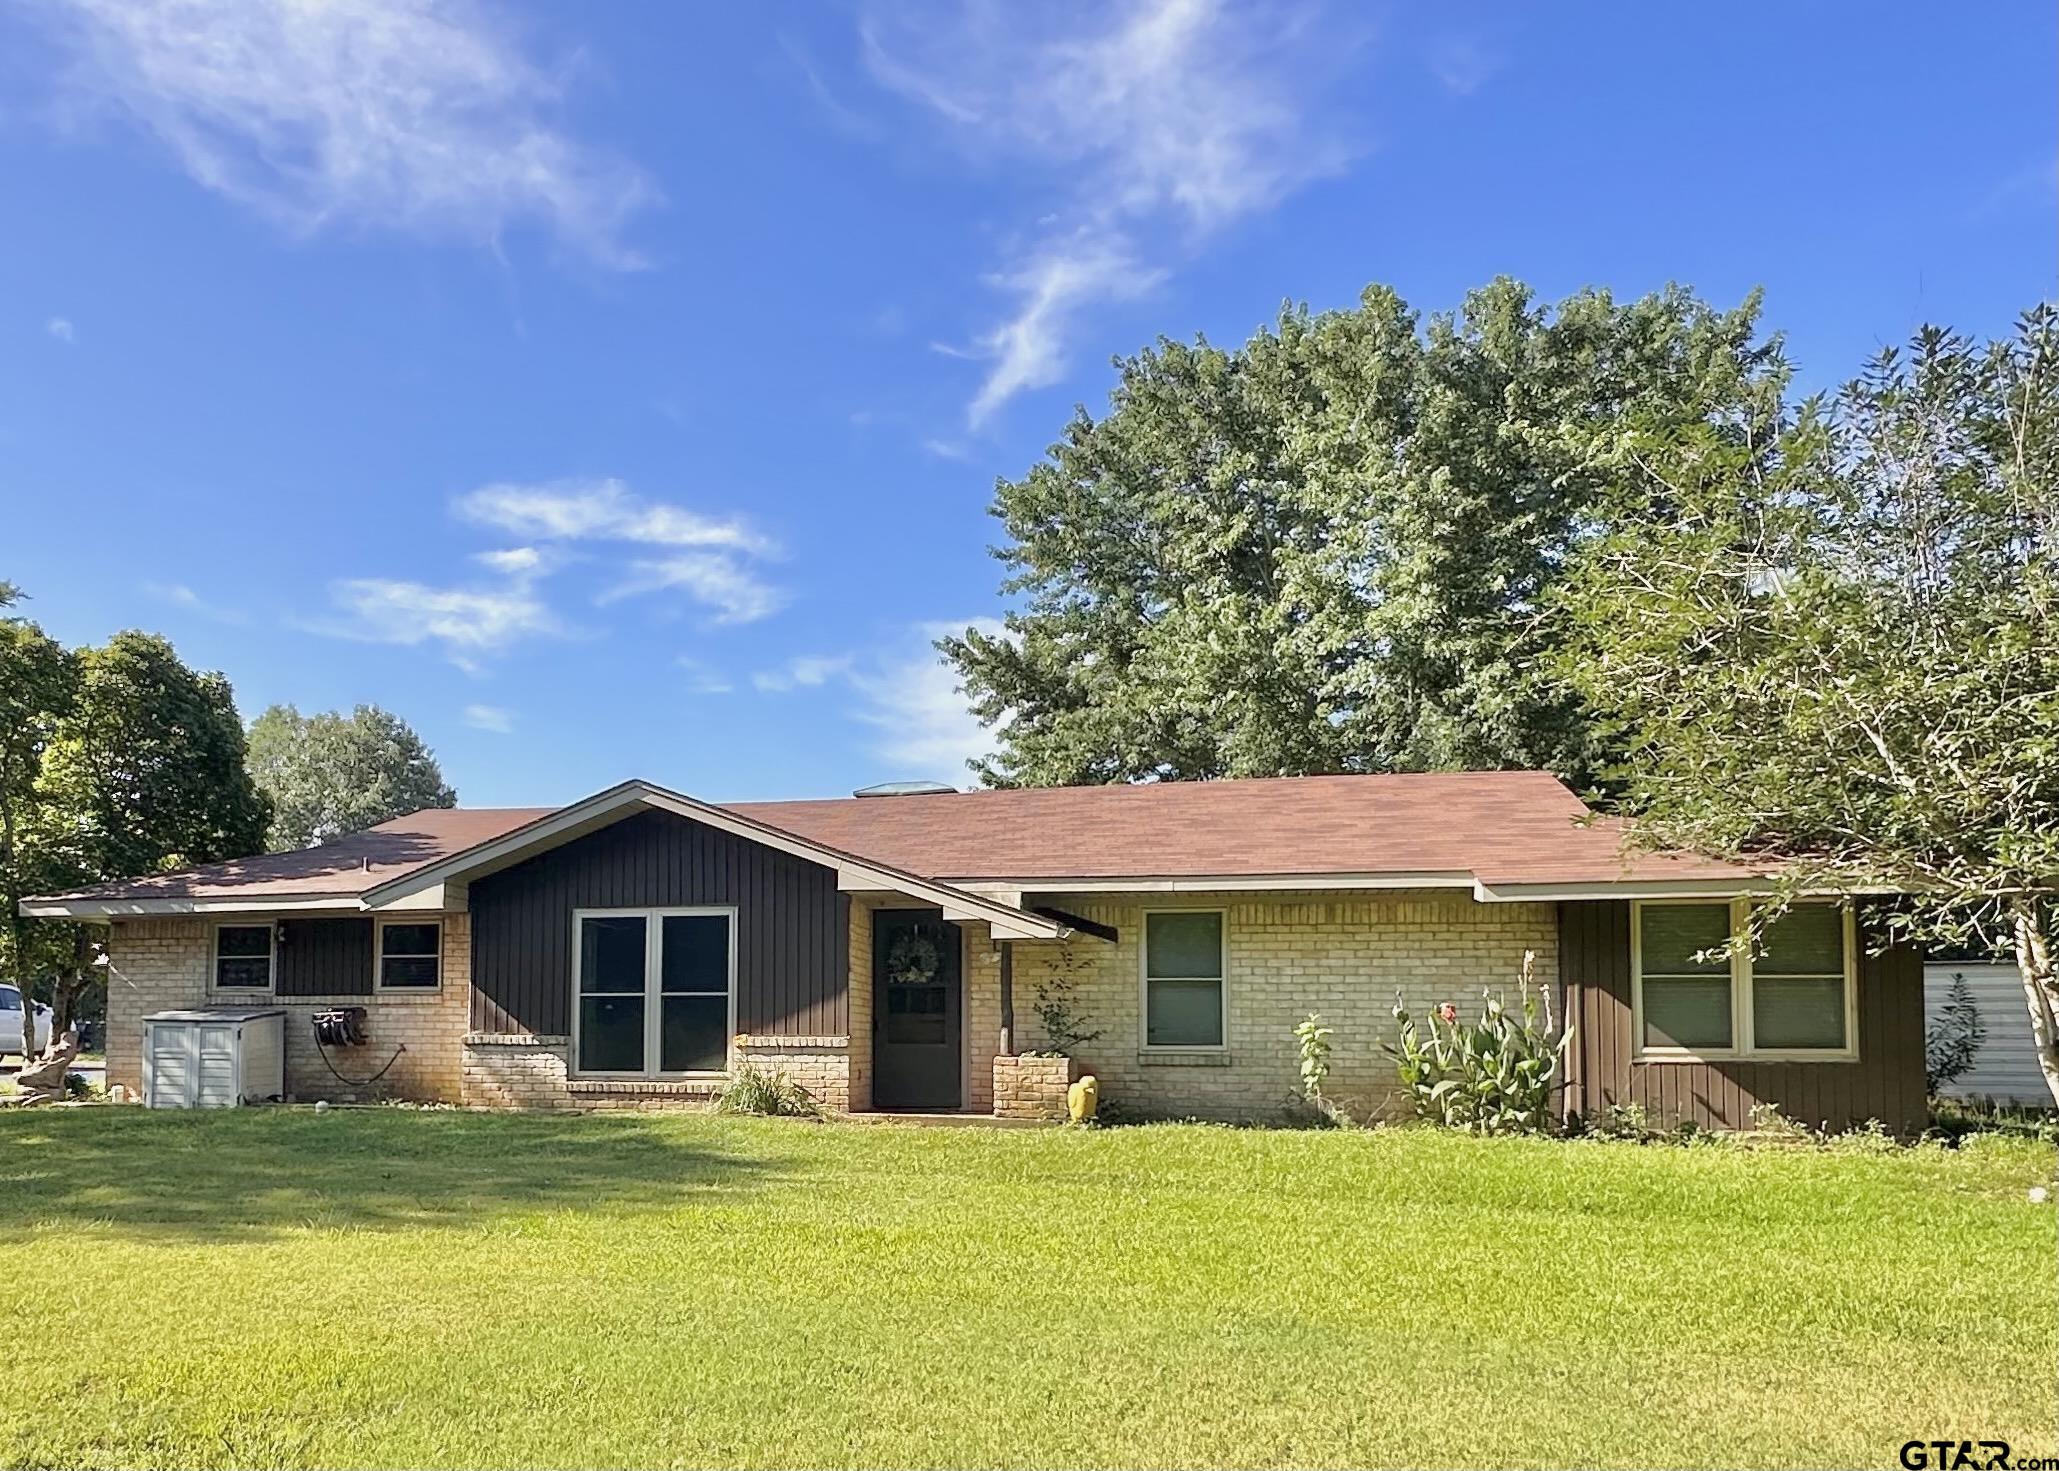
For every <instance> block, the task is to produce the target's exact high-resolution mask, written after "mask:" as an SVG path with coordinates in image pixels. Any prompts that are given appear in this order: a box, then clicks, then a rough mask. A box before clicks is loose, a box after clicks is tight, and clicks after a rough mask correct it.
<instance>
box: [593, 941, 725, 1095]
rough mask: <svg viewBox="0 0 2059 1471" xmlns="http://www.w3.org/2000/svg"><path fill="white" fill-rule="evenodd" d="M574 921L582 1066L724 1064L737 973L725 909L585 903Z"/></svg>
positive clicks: (711, 1069) (647, 1073)
mask: <svg viewBox="0 0 2059 1471" xmlns="http://www.w3.org/2000/svg"><path fill="white" fill-rule="evenodd" d="M574 924H575V926H576V928H577V931H578V938H577V955H576V958H575V961H574V966H575V970H574V978H575V988H576V995H577V999H578V1010H577V1015H576V1016H575V1017H574V1019H573V1026H574V1028H575V1029H576V1033H577V1039H576V1041H577V1069H578V1071H579V1073H580V1074H582V1075H584V1076H599V1077H629V1078H664V1077H676V1076H679V1075H682V1074H694V1073H719V1072H722V1071H724V1070H725V1069H727V1067H728V1066H729V1033H730V1030H731V1028H730V990H731V985H732V981H733V978H734V974H735V963H734V947H733V944H732V940H733V931H734V926H733V925H732V923H731V916H730V914H729V912H728V911H727V910H713V911H710V910H661V909H653V910H632V911H618V910H608V911H591V910H589V911H582V912H580V913H578V914H576V915H575V916H574Z"/></svg>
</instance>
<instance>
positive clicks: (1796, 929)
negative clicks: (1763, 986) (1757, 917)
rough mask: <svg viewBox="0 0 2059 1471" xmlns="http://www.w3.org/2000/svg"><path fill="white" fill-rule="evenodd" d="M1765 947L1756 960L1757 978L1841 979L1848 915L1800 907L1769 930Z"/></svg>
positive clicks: (1824, 906)
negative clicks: (1827, 977)
mask: <svg viewBox="0 0 2059 1471" xmlns="http://www.w3.org/2000/svg"><path fill="white" fill-rule="evenodd" d="M1764 946H1765V948H1764V950H1763V951H1762V952H1761V953H1760V954H1758V955H1756V956H1754V957H1753V959H1752V974H1753V975H1754V976H1841V975H1843V974H1844V971H1845V917H1844V914H1843V913H1842V912H1841V911H1840V910H1838V909H1836V908H1833V907H1832V906H1831V905H1828V904H1802V905H1798V906H1796V907H1795V908H1793V909H1790V910H1788V911H1787V913H1785V914H1783V915H1781V916H1780V918H1778V919H1776V920H1774V921H1773V923H1772V924H1770V925H1768V926H1767V927H1766V933H1765V936H1764Z"/></svg>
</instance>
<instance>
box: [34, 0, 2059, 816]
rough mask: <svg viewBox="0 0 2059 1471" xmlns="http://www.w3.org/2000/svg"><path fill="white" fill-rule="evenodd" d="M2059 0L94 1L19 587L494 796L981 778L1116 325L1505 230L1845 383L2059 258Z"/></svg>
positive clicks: (1249, 311)
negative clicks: (433, 760)
mask: <svg viewBox="0 0 2059 1471" xmlns="http://www.w3.org/2000/svg"><path fill="white" fill-rule="evenodd" d="M2055 57H2059V29H2055V19H2054V14H2053V12H2052V10H2051V8H2050V7H2049V6H2039V5H2031V4H2005V5H1994V6H1965V7H1937V6H1927V5H1913V4H1911V5H1904V6H1896V5H1886V6H1883V5H1878V4H1844V5H1834V4H1820V5H1808V6H1794V5H1789V4H1777V5H1775V4H1767V5H1737V6H1724V7H1659V6H1649V5H1641V4H1640V5H1628V4H1626V5H1613V6H1611V5H1573V6H1548V7H1547V6H1535V5H1519V4H1512V5H1507V6H1495V5H1452V6H1437V7H1416V6H1392V7H1376V6H1372V5H1368V4H1338V5H1332V6H1328V7H1323V6H1319V5H1299V4H1298V5H1295V6H1293V7H1291V8H1288V7H1281V8H1278V9H1273V10H1268V9H1265V8H1262V7H1259V6H1256V5H1231V4H1229V3H1228V0H1224V3H1223V4H1221V5H1210V4H1208V3H1206V0H1136V3H1129V4H1125V5H1121V6H1111V5H1083V6H1079V7H1062V6H1059V5H1055V4H1053V5H1037V6H1009V5H991V6H983V5H967V4H940V5H935V6H922V7H917V6H913V5H910V4H902V3H894V4H880V5H878V6H876V7H867V6H866V5H863V4H829V3H824V4H816V5H811V4H798V3H796V4H768V5H763V6H713V5H695V6H620V5H618V6H583V5H582V6H572V5H563V6H556V7H549V6H540V5H521V4H516V3H500V0H494V3H489V0H479V3H477V4H443V3H436V0H329V3H327V4H324V5H319V6H317V5H303V6H295V7H291V8H289V9H286V10H283V11H282V10H276V9H274V8H273V7H272V6H270V5H266V4H260V3H256V0H36V3H33V4H31V5H28V6H26V7H18V8H10V9H9V10H8V11H7V13H6V15H5V17H4V18H0V191H4V192H0V198H4V199H5V200H6V201H7V202H8V208H7V211H6V223H5V227H4V229H0V505H4V510H5V515H4V518H0V528H4V529H0V578H8V579H11V580H13V581H16V582H18V583H20V584H22V585H23V586H24V587H26V588H27V589H28V591H29V592H30V594H31V595H32V599H33V600H32V601H31V602H30V603H29V604H28V611H29V612H30V613H31V614H32V615H33V616H35V617H36V618H38V619H39V620H40V621H42V622H43V623H44V625H45V626H46V627H47V628H49V629H50V630H51V631H52V632H53V633H54V634H56V635H57V636H59V637H61V638H63V639H65V640H66V641H68V642H88V641H97V640H100V639H103V638H105V637H106V636H107V635H108V634H110V633H112V632H113V631H115V630H117V629H120V628H124V627H142V628H147V629H153V630H157V631H160V632H163V633H165V634H167V635H168V636H170V637H171V638H172V639H173V641H174V642H175V643H176V644H177V646H178V648H179V650H180V652H181V653H182V654H183V655H184V656H185V657H186V658H187V659H188V660H189V661H190V662H193V663H195V664H198V665H201V666H203V667H208V668H219V669H222V670H224V671H226V672H227V673H228V675H229V676H230V677H231V679H232V680H233V681H234V683H235V686H236V691H237V697H238V701H239V703H240V704H241V706H242V707H243V709H244V711H245V713H246V715H254V714H255V713H256V712H257V711H258V710H260V709H261V708H263V707H264V706H265V705H267V704H269V703H271V702H274V701H292V702H295V703H297V704H298V705H299V706H300V707H301V708H302V709H304V710H311V709H323V708H333V707H348V706H349V705H351V704H352V703H355V702H358V701H372V702H376V703H379V704H382V705H385V706H387V707H389V708H390V709H393V710H395V711H397V712H399V713H400V714H402V715H404V716H405V717H406V718H407V719H409V720H410V721H412V722H413V723H414V725H415V726H416V727H417V728H418V729H419V730H421V731H422V733H423V734H424V736H425V737H427V739H428V740H429V741H430V742H431V743H432V744H433V745H434V746H435V747H436V749H437V751H438V753H439V755H440V757H441V758H442V761H443V764H444V768H445V771H446V774H447V775H448V776H449V777H450V778H451V779H452V780H453V781H454V782H455V783H456V785H457V786H458V788H459V790H460V793H461V795H462V797H463V799H464V800H465V801H466V802H468V803H503V804H509V803H530V802H551V801H559V800H566V799H570V798H573V797H576V796H578V795H581V794H583V793H585V792H587V791H590V790H593V789H595V788H598V787H601V786H604V785H606V784H608V783H610V782H613V781H616V780H619V779H621V778H623V777H626V776H631V775H637V776H645V777H649V778H652V779H655V780H659V781H663V782H666V783H668V784H671V785H674V786H677V787H681V788H684V789H686V790H688V791H692V792H694V793H696V794H700V795H704V796H708V797H714V798H732V799H734V798H748V797H776V796H803V795H830V794H837V793H841V792H844V791H847V790H849V789H850V788H851V787H853V786H856V785H859V784H862V783H865V782H869V781H876V780H883V779H888V778H901V777H916V776H925V777H941V778H943V779H946V780H956V781H959V782H965V781H967V780H969V778H968V777H967V775H966V773H964V771H963V770H962V768H961V767H960V766H959V764H958V763H959V762H960V761H962V759H963V757H964V755H965V754H967V753H968V752H969V751H971V750H974V749H977V748H978V747H979V745H980V736H979V733H978V732H977V730H976V729H975V728H973V727H972V725H971V723H970V722H969V720H968V719H967V718H966V716H965V715H964V713H963V710H962V706H961V702H960V701H959V700H958V699H957V698H956V696H955V695H954V693H953V691H952V690H951V687H950V681H949V679H948V677H947V676H945V675H943V674H942V673H941V671H940V670H939V669H938V668H937V665H936V663H935V660H934V659H933V658H932V657H931V656H930V655H929V653H928V649H927V640H928V639H929V637H931V636H932V635H933V631H934V630H935V629H936V628H938V627H939V626H945V625H957V626H962V625H963V624H964V623H965V622H966V621H968V620H972V619H978V618H992V617H994V616H996V615H997V614H998V613H999V612H1000V611H1001V604H1000V602H999V598H998V593H997V581H998V571H999V569H998V567H997V565H996V564H995V563H993V562H992V561H991V560H990V559H989V558H988V557H987V556H986V555H985V548H986V547H987V546H988V544H989V543H991V542H992V541H993V540H994V539H995V537H996V535H997V528H996V527H995V526H994V524H993V523H992V522H991V521H990V520H989V519H988V517H987V515H986V507H987V504H988V501H989V499H990V496H991V491H992V486H993V482H994V480H995V478H996V477H997V476H1011V477H1012V476H1015V475H1019V474H1020V473H1021V472H1022V471H1023V470H1025V469H1026V468H1027V467H1028V466H1029V465H1031V464H1032V463H1034V461H1035V459H1036V458H1037V456H1038V455H1039V454H1040V453H1041V451H1042V449H1043V447H1044V445H1046V444H1047V443H1048V442H1049V441H1050V440H1051V438H1052V437H1053V436H1054V435H1055V434H1056V432H1057V431H1058V430H1059V428H1060V427H1061V425H1062V424H1063V423H1064V421H1065V418H1066V417H1067V415H1068V413H1069V412H1070V410H1071V407H1072V405H1073V404H1074V403H1076V402H1085V403H1087V404H1089V405H1099V404H1101V403H1102V402H1103V401H1104V399H1105V395H1106V393H1107V390H1108V387H1109V384H1110V382H1111V380H1112V374H1111V372H1110V370H1109V367H1108V360H1109V358H1110V356H1111V355H1113V354H1116V353H1121V352H1127V351H1131V350H1134V349H1135V348H1137V347H1138V346H1140V345H1142V344H1144V343H1146V342H1149V341H1150V340H1152V339H1153V338H1154V337H1156V336H1158V335H1160V334H1165V335H1170V336H1174V337H1186V336H1191V335H1192V334H1193V333H1195V332H1206V333H1207V334H1208V335H1209V336H1211V337H1213V338H1215V339H1217V340H1219V341H1226V342H1228V341H1241V340H1242V339H1243V338H1244V337H1245V336H1247V335H1248V334H1249V332H1250V331H1251V329H1252V328H1253V327H1255V326H1256V325H1258V324H1259V323H1261V322H1263V321H1266V320H1268V319H1269V318H1270V317H1272V316H1273V315H1274V313H1275V312H1276V310H1277V308H1278V305H1279V303H1280V302H1281V301H1282V300H1283V299H1286V298H1293V299H1297V300H1305V301H1308V302H1310V303H1311V304H1313V305H1316V306H1318V307H1322V306H1333V305H1345V304H1348V303H1350V302H1351V301H1352V300H1353V299H1354V298H1355V297H1356V295H1357V293H1358V291H1359V289H1360V288H1361V287H1362V286H1363V285H1365V284H1366V283H1367V282H1368V281H1375V280H1377V281H1384V282H1390V283H1392V284H1394V285H1395V286H1397V287H1398V288H1399V289H1400V290H1401V291H1402V293H1403V294H1404V295H1405V296H1406V297H1407V298H1408V299H1409V300H1410V301H1411V302H1413V303H1414V304H1416V305H1417V306H1418V307H1419V308H1420V309H1423V310H1425V311H1428V310H1433V309H1441V308H1444V307H1448V306H1450V305H1452V304H1454V303H1455V302H1456V301H1457V300H1458V298H1459V297H1460V295H1461V294H1462V293H1463V292H1464V291H1465V290H1466V289H1467V288H1468V287H1469V286H1473V285H1476V284H1479V283H1481V282H1483V281H1486V280H1488V279H1490V278H1491V277H1493V276H1495V275H1496V274H1499V273H1507V274H1511V275H1515V276H1518V277H1521V278H1522V279H1524V280H1526V281H1528V282H1530V283H1531V284H1532V285H1533V286H1534V287H1536V288H1537V289H1538V290H1540V291H1541V292H1543V293H1545V294H1546V295H1548V296H1557V295H1562V294H1564V293H1566V292H1569V291H1572V290H1574V289H1577V288H1579V287H1581V286H1584V285H1590V284H1593V285H1604V286H1608V287H1610V288H1612V289H1613V290H1615V291H1616V292H1617V293H1618V294H1620V295H1633V294H1637V293H1642V292H1645V291H1648V290H1651V289H1653V288H1656V287H1658V286H1661V285H1663V284H1664V283H1666V282H1667V281H1669V280H1677V281H1682V282H1686V283H1688V284H1690V285H1692V286H1693V287H1694V288H1696V289H1697V290H1698V291H1700V292H1701V293H1702V294H1703V295H1705V296H1706V297H1708V298H1709V299H1711V300H1713V301H1716V302H1718V303H1723V304H1729V303H1732V302H1734V301H1736V300H1737V299H1738V298H1739V297H1741V296H1742V295H1743V294H1744V293H1745V292H1747V291H1748V290H1750V289H1751V288H1752V287H1754V286H1756V285H1763V286H1764V287H1765V288H1766V291H1767V305H1766V313H1767V320H1768V322H1769V324H1770V325H1772V326H1774V327H1777V328H1779V329H1780V330H1782V331H1784V332H1785V333H1786V334H1787V336H1788V339H1789V342H1790V345H1791V350H1792V352H1793V354H1794V355H1795V356H1796V357H1797V358H1798V359H1799V361H1800V363H1801V365H1802V368H1803V371H1804V374H1805V376H1806V377H1807V378H1808V379H1809V381H1810V382H1812V383H1818V384H1821V383H1828V382H1831V381H1833V380H1835V379H1837V378H1839V377H1841V376H1843V375H1845V374H1846V373H1847V372H1848V371H1849V370H1850V369H1851V368H1852V367H1853V366H1854V365H1855V364H1856V363H1857V362H1858V361H1859V360H1860V358H1862V357H1863V356H1864V355H1866V354H1868V353H1870V352H1872V351H1874V350H1875V349H1877V348H1878V347H1879V346H1880V345H1882V344H1883V343H1886V342H1892V341H1898V340H1900V339H1901V338H1902V337H1903V336H1904V335H1905V334H1906V333H1907V332H1908V330H1909V329H1910V328H1912V327H1913V326H1915V325H1916V324H1917V323H1918V322H1920V321H1924V320H1938V321H1945V322H1949V323H1952V324H1954V325H1957V326H1959V327H1961V328H1963V329H1966V330H1969V331H1973V332H1977V333H1983V334H1987V333H1996V332H2000V331H2002V330H2005V329H2006V327H2007V326H2008V324H2009V322H2010V320H2011V319H2012V318H2013V316H2014V315H2015V313H2016V312H2017V311H2018V310H2019V309H2021V308H2022V307H2025V306H2027V305H2029V304H2030V303H2032V302H2033V301H2036V300H2038V299H2040V298H2043V297H2047V296H2050V295H2051V294H2052V292H2053V289H2054V279H2053V278H2054V269H2055V264H2059V220H2055V196H2059V83H2055V76H2059V68H2055V66H2054V61H2055Z"/></svg>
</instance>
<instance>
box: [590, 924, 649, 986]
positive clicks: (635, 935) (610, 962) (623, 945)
mask: <svg viewBox="0 0 2059 1471" xmlns="http://www.w3.org/2000/svg"><path fill="white" fill-rule="evenodd" d="M645 933H646V931H645V929H644V919H643V916H642V915H640V914H633V915H614V916H610V917H608V918H605V919H587V920H581V921H580V930H579V989H580V990H581V991H583V992H586V993H587V994H589V995H590V994H592V993H594V992H596V991H613V992H624V991H628V992H634V993H635V994H636V995H639V996H641V995H642V994H643V944H644V935H645Z"/></svg>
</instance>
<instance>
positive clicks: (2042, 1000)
mask: <svg viewBox="0 0 2059 1471" xmlns="http://www.w3.org/2000/svg"><path fill="white" fill-rule="evenodd" d="M2009 919H2010V924H2011V926H2012V927H2013V929H2014V930H2015V938H2016V970H2017V973H2018V974H2019V975H2021V976H2022V978H2023V999H2024V1003H2025V1004H2026V1005H2027V1006H2028V1007H2029V1008H2030V1038H2031V1043H2032V1045H2033V1046H2035V1047H2036V1049H2037V1054H2038V1066H2039V1068H2041V1069H2043V1071H2044V1074H2045V1087H2046V1088H2048V1089H2050V1090H2051V1094H2052V1101H2053V1103H2055V1104H2059V967H2055V964H2054V956H2053V953H2052V936H2051V935H2050V934H2049V933H2048V926H2047V924H2046V917H2045V915H2044V914H2043V913H2041V912H2040V909H2039V906H2038V901H2037V900H2036V899H2034V898H2030V897H2028V896H2026V897H2024V898H2020V899H2015V900H2012V901H2011V903H2010V906H2009Z"/></svg>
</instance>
